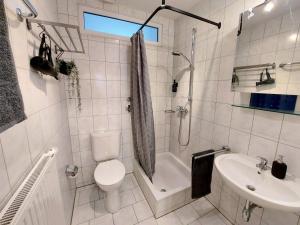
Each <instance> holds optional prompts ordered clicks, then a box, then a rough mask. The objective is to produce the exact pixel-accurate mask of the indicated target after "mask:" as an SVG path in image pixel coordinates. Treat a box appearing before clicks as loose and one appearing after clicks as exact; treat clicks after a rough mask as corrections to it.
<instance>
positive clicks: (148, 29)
mask: <svg viewBox="0 0 300 225" xmlns="http://www.w3.org/2000/svg"><path fill="white" fill-rule="evenodd" d="M83 17H84V29H86V30H90V31H96V32H101V33H107V34H113V35H119V36H125V37H131V36H132V35H133V34H134V33H135V32H136V31H137V30H138V29H139V28H140V27H141V25H142V24H140V23H135V22H131V21H126V20H122V19H117V18H113V17H108V16H102V15H97V14H93V13H88V12H84V13H83ZM143 32H144V38H145V40H146V41H152V42H158V28H157V27H152V26H145V27H144V28H143Z"/></svg>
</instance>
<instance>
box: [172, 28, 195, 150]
mask: <svg viewBox="0 0 300 225" xmlns="http://www.w3.org/2000/svg"><path fill="white" fill-rule="evenodd" d="M196 33H197V30H196V28H193V29H192V48H191V59H190V60H189V58H188V57H187V56H185V55H184V54H183V53H181V52H173V53H172V54H173V55H174V56H181V57H183V58H184V59H185V60H186V61H187V62H188V63H189V72H190V81H189V91H188V99H187V102H186V104H185V105H184V106H176V111H177V112H178V113H179V117H180V123H179V131H178V143H179V144H180V145H181V146H188V145H189V143H190V137H191V122H192V110H193V104H192V103H193V102H192V101H193V82H194V71H195V48H196ZM188 106H189V110H188ZM187 114H188V116H189V120H188V137H187V140H186V141H185V142H184V141H183V140H182V139H183V138H182V123H183V119H184V117H185V116H186V115H187Z"/></svg>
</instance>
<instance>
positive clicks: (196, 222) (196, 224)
mask: <svg viewBox="0 0 300 225" xmlns="http://www.w3.org/2000/svg"><path fill="white" fill-rule="evenodd" d="M189 225H204V224H202V223H201V222H200V220H195V221H194V222H192V223H191V224H189Z"/></svg>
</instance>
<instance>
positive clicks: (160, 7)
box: [137, 0, 221, 32]
mask: <svg viewBox="0 0 300 225" xmlns="http://www.w3.org/2000/svg"><path fill="white" fill-rule="evenodd" d="M163 9H167V10H170V11H173V12H177V13H179V14H183V15H186V16H189V17H192V18H194V19H197V20H200V21H203V22H206V23H209V24H212V25H214V26H217V27H218V29H220V28H221V22H219V23H216V22H214V21H211V20H208V19H205V18H203V17H200V16H197V15H195V14H192V13H189V12H186V11H183V10H181V9H178V8H175V7H173V6H170V5H166V1H165V0H162V4H161V6H159V7H158V8H157V9H156V10H155V11H154V12H153V13H152V14H151V15H150V16H149V18H148V19H147V20H146V21H145V23H144V24H143V25H142V26H141V27H140V29H139V30H138V31H137V32H139V31H141V30H142V29H143V28H144V27H145V26H146V25H147V24H148V23H149V21H150V20H151V19H152V18H153V17H154V16H155V15H156V14H157V13H158V12H159V11H160V10H163Z"/></svg>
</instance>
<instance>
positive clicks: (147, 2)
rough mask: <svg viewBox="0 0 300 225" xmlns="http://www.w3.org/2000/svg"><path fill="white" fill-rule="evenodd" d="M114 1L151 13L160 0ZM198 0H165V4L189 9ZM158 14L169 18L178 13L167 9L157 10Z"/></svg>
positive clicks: (159, 3) (174, 16)
mask: <svg viewBox="0 0 300 225" xmlns="http://www.w3.org/2000/svg"><path fill="white" fill-rule="evenodd" d="M116 2H118V3H120V4H123V5H126V6H129V7H132V8H134V9H139V10H142V11H145V12H149V13H152V12H153V11H154V10H155V9H156V8H157V7H158V6H160V5H161V0H116ZM199 2H200V0H166V4H167V5H171V6H174V7H176V8H179V9H182V10H185V11H189V10H190V9H191V8H192V7H193V6H194V5H196V4H197V3H199ZM159 14H160V15H163V16H166V17H169V18H176V17H178V16H179V14H178V13H174V12H171V11H169V10H163V11H161V12H159Z"/></svg>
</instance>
